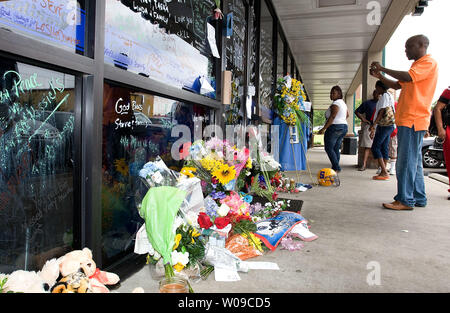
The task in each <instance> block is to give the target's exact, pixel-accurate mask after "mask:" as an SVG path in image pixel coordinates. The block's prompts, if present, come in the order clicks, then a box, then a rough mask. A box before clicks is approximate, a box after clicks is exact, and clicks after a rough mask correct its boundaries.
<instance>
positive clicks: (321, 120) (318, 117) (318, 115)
mask: <svg viewBox="0 0 450 313" xmlns="http://www.w3.org/2000/svg"><path fill="white" fill-rule="evenodd" d="M326 120H327V119H326V118H325V111H323V110H314V115H313V123H314V126H321V125H325V122H326Z"/></svg>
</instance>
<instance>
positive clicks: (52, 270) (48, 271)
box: [3, 259, 59, 293]
mask: <svg viewBox="0 0 450 313" xmlns="http://www.w3.org/2000/svg"><path fill="white" fill-rule="evenodd" d="M58 276H59V263H58V261H57V259H51V260H49V261H47V262H46V263H45V264H44V266H43V267H42V270H40V271H39V272H34V271H23V270H18V271H15V272H12V273H11V274H9V275H6V276H5V277H6V278H7V281H6V284H5V285H4V286H3V292H5V293H6V292H23V293H49V292H50V289H51V288H52V287H53V285H54V284H55V283H56V280H57V279H58Z"/></svg>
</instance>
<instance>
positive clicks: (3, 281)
mask: <svg viewBox="0 0 450 313" xmlns="http://www.w3.org/2000/svg"><path fill="white" fill-rule="evenodd" d="M7 280H8V277H5V278H3V279H2V280H0V293H3V288H4V286H5V284H6V281H7Z"/></svg>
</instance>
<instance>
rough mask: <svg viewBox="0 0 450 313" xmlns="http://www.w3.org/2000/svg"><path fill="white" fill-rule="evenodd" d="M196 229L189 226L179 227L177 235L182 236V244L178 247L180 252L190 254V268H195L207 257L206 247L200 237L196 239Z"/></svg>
mask: <svg viewBox="0 0 450 313" xmlns="http://www.w3.org/2000/svg"><path fill="white" fill-rule="evenodd" d="M194 232H195V228H193V227H192V226H188V227H187V228H184V227H183V226H180V227H178V229H177V234H180V235H181V240H180V244H179V245H178V247H177V249H176V250H177V251H178V252H183V253H184V252H189V263H188V266H195V264H196V263H198V262H200V261H201V260H202V259H203V257H204V256H205V246H204V244H203V241H202V240H201V239H200V237H194V235H193V234H194Z"/></svg>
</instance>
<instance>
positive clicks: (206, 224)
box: [197, 212, 213, 229]
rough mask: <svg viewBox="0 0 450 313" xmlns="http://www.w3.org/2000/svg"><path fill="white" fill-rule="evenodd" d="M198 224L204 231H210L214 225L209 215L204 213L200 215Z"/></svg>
mask: <svg viewBox="0 0 450 313" xmlns="http://www.w3.org/2000/svg"><path fill="white" fill-rule="evenodd" d="M197 222H198V224H199V225H200V227H201V228H204V229H209V228H210V227H211V226H212V225H213V223H212V222H211V219H210V218H209V216H208V214H206V213H204V212H200V214H199V215H198V219H197Z"/></svg>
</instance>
